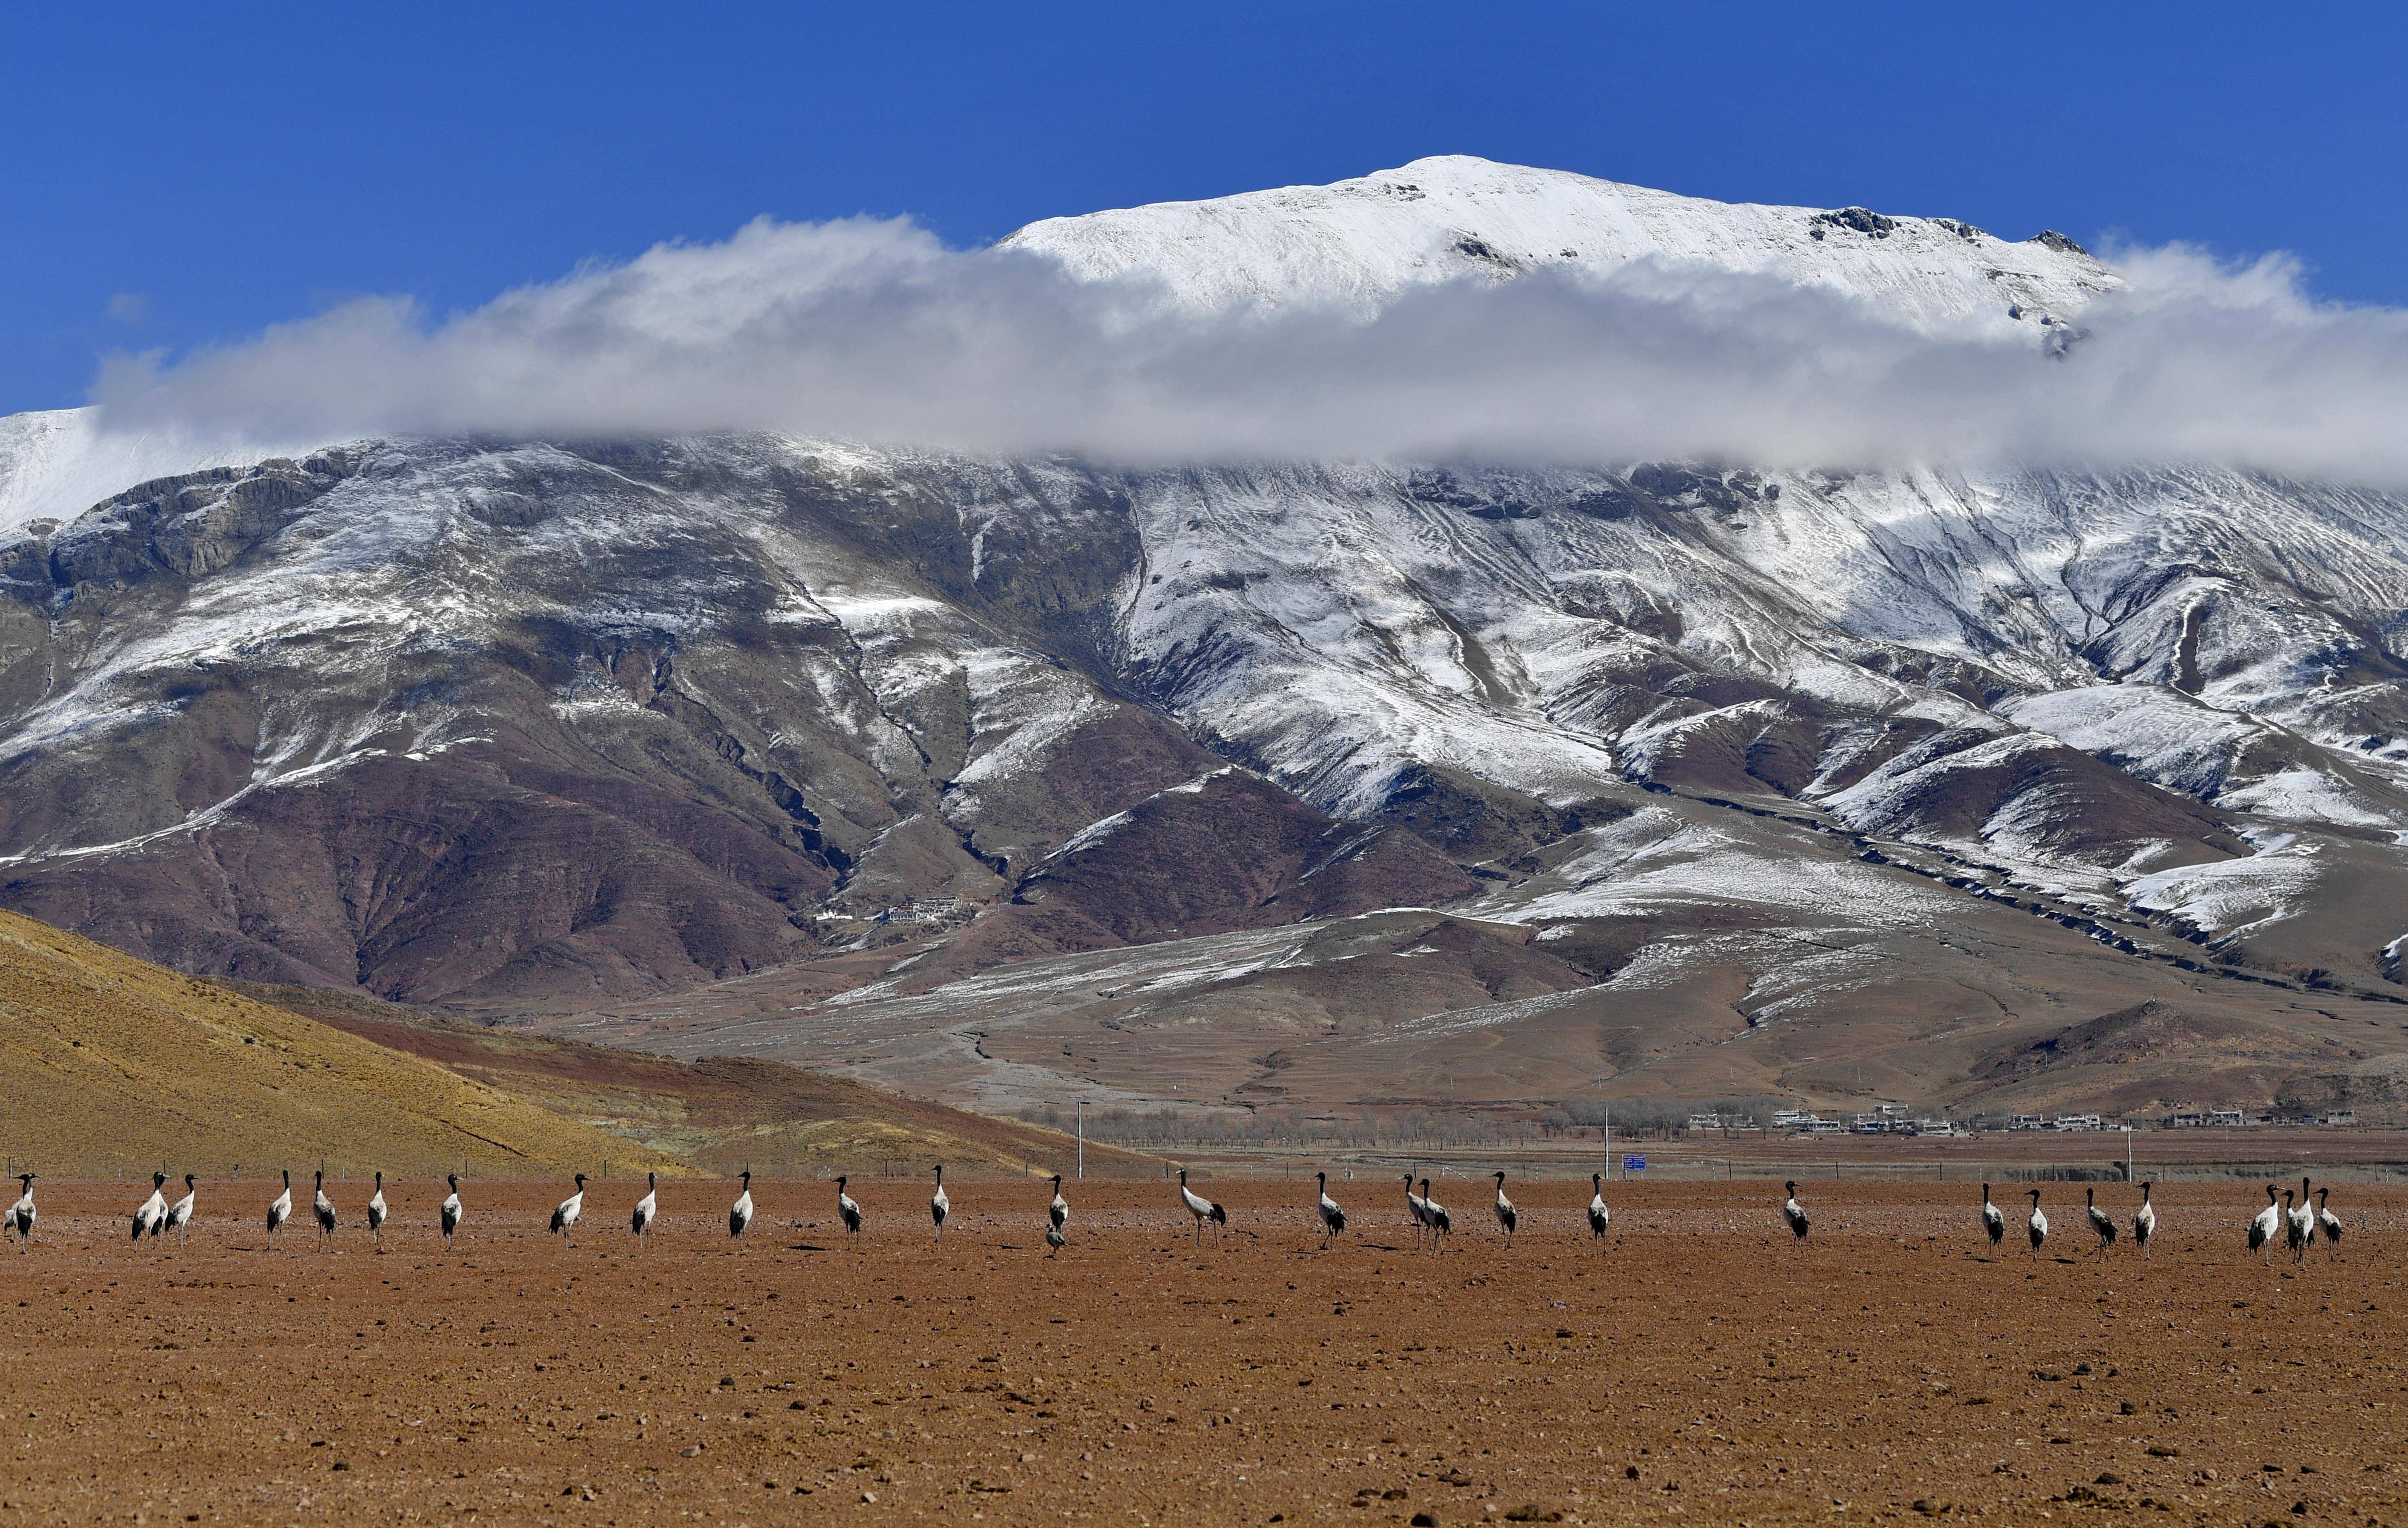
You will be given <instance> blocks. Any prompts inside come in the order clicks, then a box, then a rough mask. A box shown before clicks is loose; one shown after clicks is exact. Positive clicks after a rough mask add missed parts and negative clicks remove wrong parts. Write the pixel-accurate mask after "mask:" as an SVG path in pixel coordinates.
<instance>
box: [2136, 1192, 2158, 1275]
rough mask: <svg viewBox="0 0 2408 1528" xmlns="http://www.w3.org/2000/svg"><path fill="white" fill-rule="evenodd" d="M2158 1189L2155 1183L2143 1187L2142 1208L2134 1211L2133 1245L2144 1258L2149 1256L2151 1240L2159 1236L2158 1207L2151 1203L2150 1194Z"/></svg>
mask: <svg viewBox="0 0 2408 1528" xmlns="http://www.w3.org/2000/svg"><path fill="white" fill-rule="evenodd" d="M2156 1187H2157V1185H2156V1184H2155V1183H2143V1184H2142V1185H2141V1207H2140V1208H2138V1209H2136V1210H2134V1211H2132V1245H2133V1246H2135V1247H2138V1248H2139V1249H2140V1250H2141V1256H2143V1258H2145V1257H2147V1256H2148V1255H2149V1238H2150V1237H2152V1236H2155V1235H2157V1206H2155V1205H2153V1204H2151V1203H2150V1202H2149V1192H2150V1191H2151V1190H2153V1189H2155V1188H2156Z"/></svg>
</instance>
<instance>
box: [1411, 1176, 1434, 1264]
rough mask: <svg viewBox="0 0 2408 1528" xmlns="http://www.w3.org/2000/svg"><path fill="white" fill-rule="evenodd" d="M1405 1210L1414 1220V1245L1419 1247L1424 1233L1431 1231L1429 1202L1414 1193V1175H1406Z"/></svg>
mask: <svg viewBox="0 0 2408 1528" xmlns="http://www.w3.org/2000/svg"><path fill="white" fill-rule="evenodd" d="M1405 1209H1406V1212H1407V1213H1409V1214H1411V1215H1412V1218H1413V1245H1414V1246H1416V1247H1419V1246H1420V1245H1421V1242H1422V1236H1423V1235H1424V1233H1426V1232H1427V1231H1428V1230H1429V1224H1430V1218H1429V1201H1428V1200H1426V1199H1424V1198H1423V1197H1422V1196H1421V1195H1420V1194H1418V1193H1415V1192H1413V1175H1412V1174H1411V1173H1407V1174H1406V1175H1405Z"/></svg>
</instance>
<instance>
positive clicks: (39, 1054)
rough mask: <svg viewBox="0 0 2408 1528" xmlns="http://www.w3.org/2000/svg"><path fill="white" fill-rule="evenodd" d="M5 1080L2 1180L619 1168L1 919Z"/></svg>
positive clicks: (578, 1144)
mask: <svg viewBox="0 0 2408 1528" xmlns="http://www.w3.org/2000/svg"><path fill="white" fill-rule="evenodd" d="M0 1069H5V1072H6V1074H7V1078H8V1086H7V1088H5V1089H0V1152H5V1153H6V1155H7V1158H8V1159H9V1162H10V1164H11V1170H12V1171H13V1170H16V1164H23V1165H24V1166H25V1167H27V1168H30V1169H31V1170H34V1171H37V1172H42V1173H46V1174H59V1175H67V1174H81V1173H93V1172H125V1173H132V1172H135V1171H137V1170H141V1169H147V1168H149V1167H150V1166H151V1165H153V1164H158V1165H160V1166H163V1167H168V1168H172V1169H173V1170H175V1171H177V1172H179V1173H181V1172H187V1171H193V1172H201V1173H203V1174H204V1175H205V1176H216V1175H221V1174H223V1173H225V1172H227V1171H228V1170H230V1169H231V1168H233V1167H234V1166H236V1165H237V1164H239V1165H241V1166H242V1167H244V1168H245V1169H246V1170H251V1171H256V1172H272V1171H274V1170H275V1169H276V1168H278V1167H293V1168H296V1169H298V1168H304V1167H308V1166H314V1165H317V1164H328V1165H331V1166H337V1167H343V1168H349V1169H351V1170H352V1171H355V1172H357V1171H365V1170H367V1169H372V1168H381V1169H383V1170H384V1171H386V1172H389V1173H396V1174H413V1175H423V1174H437V1173H440V1172H442V1171H445V1170H448V1169H452V1168H456V1167H459V1166H462V1165H464V1164H465V1165H466V1167H467V1168H468V1169H469V1170H470V1171H472V1172H478V1173H483V1174H507V1175H509V1176H512V1177H544V1176H548V1170H567V1171H574V1170H576V1169H578V1168H580V1167H583V1166H585V1165H587V1164H592V1163H595V1162H598V1161H600V1160H601V1159H602V1158H604V1157H606V1156H610V1155H614V1154H615V1155H616V1156H617V1157H619V1158H621V1159H623V1160H624V1159H626V1158H628V1157H629V1156H630V1155H631V1152H630V1151H629V1149H628V1145H627V1143H626V1142H625V1141H624V1140H619V1139H615V1138H614V1137H612V1136H610V1135H605V1134H604V1133H602V1132H601V1131H598V1130H595V1128H593V1127H592V1126H590V1125H587V1124H584V1123H582V1122H580V1121H575V1120H571V1119H566V1118H564V1117H562V1116H561V1115H559V1114H556V1113H553V1112H552V1111H550V1110H547V1109H544V1108H540V1107H537V1106H535V1105H534V1104H531V1103H528V1102H527V1101H525V1100H523V1099H522V1098H518V1097H514V1096H512V1095H511V1094H509V1093H508V1092H502V1091H500V1090H498V1089H495V1088H493V1087H490V1086H487V1085H485V1084H483V1083H481V1082H479V1081H476V1080H473V1079H471V1078H464V1077H461V1076H459V1075H457V1074H456V1073H453V1072H451V1071H448V1070H446V1069H445V1068H444V1067H442V1066H439V1065H437V1064H433V1063H431V1062H429V1061H426V1060H423V1059H422V1058H420V1057H416V1056H411V1055H408V1054H404V1053H402V1052H399V1051H396V1050H392V1049H389V1048H387V1047H384V1046H380V1045H377V1044H374V1043H372V1042H371V1041H368V1040H366V1039H363V1038H360V1037H359V1036H357V1035H347V1034H345V1033H343V1032H342V1031H340V1030H338V1029H336V1028H333V1027H332V1026H330V1025H327V1024H323V1023H321V1022H319V1021H316V1020H313V1019H308V1018H304V1017H302V1016H301V1015H299V1014H296V1013H292V1012H288V1011H286V1010H284V1009H282V1008H277V1007H269V1006H267V1005H266V1004H264V1003H258V1002H254V1001H252V1000H251V999H249V998H246V997H243V996H240V995H238V994H236V993H234V992H227V991H225V990H224V989H223V988H220V987H216V986H212V985H210V984H208V983H207V982H204V981H199V980H195V979H193V978H189V977H185V976H183V975H180V974H179V973H177V972H174V971H169V970H166V969H164V968H162V967H160V966H156V965H151V964H147V963H145V962H142V961H137V960H135V959H133V958H131V957H129V956H126V955H122V954H119V953H118V952H117V951H115V950H109V949H107V948H106V947H104V946H101V945H97V944H94V943H93V942H92V941H90V940H88V939H79V938H78V937H76V936H75V935H70V934H65V933H62V932H60V931H59V930H57V929H53V928H50V927H49V926H48V925H46V924H43V923H38V922H36V921H33V920H31V919H27V918H20V917H18V916H16V915H15V914H13V913H0Z"/></svg>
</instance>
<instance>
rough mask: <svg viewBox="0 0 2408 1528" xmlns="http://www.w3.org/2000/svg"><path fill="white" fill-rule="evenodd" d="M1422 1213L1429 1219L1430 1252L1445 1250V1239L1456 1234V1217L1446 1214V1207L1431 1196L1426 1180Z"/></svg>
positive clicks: (1423, 1189)
mask: <svg viewBox="0 0 2408 1528" xmlns="http://www.w3.org/2000/svg"><path fill="white" fill-rule="evenodd" d="M1422 1213H1423V1214H1425V1215H1426V1216H1428V1217H1429V1228H1430V1250H1431V1251H1433V1252H1436V1251H1442V1250H1444V1248H1445V1238H1446V1237H1448V1236H1449V1235H1453V1234H1454V1232H1455V1217H1454V1216H1452V1215H1449V1214H1448V1213H1447V1212H1446V1207H1445V1206H1444V1205H1441V1204H1440V1203H1439V1202H1438V1200H1437V1199H1435V1198H1433V1197H1432V1196H1431V1194H1430V1186H1429V1179H1428V1178H1423V1179H1422Z"/></svg>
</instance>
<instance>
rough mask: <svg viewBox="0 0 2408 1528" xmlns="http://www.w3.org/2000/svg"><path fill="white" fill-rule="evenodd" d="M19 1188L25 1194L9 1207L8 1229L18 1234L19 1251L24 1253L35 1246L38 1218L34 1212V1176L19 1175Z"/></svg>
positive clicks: (20, 1195) (19, 1196)
mask: <svg viewBox="0 0 2408 1528" xmlns="http://www.w3.org/2000/svg"><path fill="white" fill-rule="evenodd" d="M17 1186H18V1187H19V1188H20V1189H22V1190H23V1191H24V1192H22V1193H20V1194H18V1195H17V1202H16V1203H15V1204H13V1205H11V1206H9V1207H8V1220H7V1229H8V1230H10V1231H14V1232H15V1233H17V1250H19V1251H21V1252H22V1251H23V1250H25V1249H26V1248H28V1247H31V1246H32V1245H34V1221H36V1219H37V1218H38V1217H36V1214H35V1212H34V1175H33V1174H32V1173H19V1174H18V1175H17Z"/></svg>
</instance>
